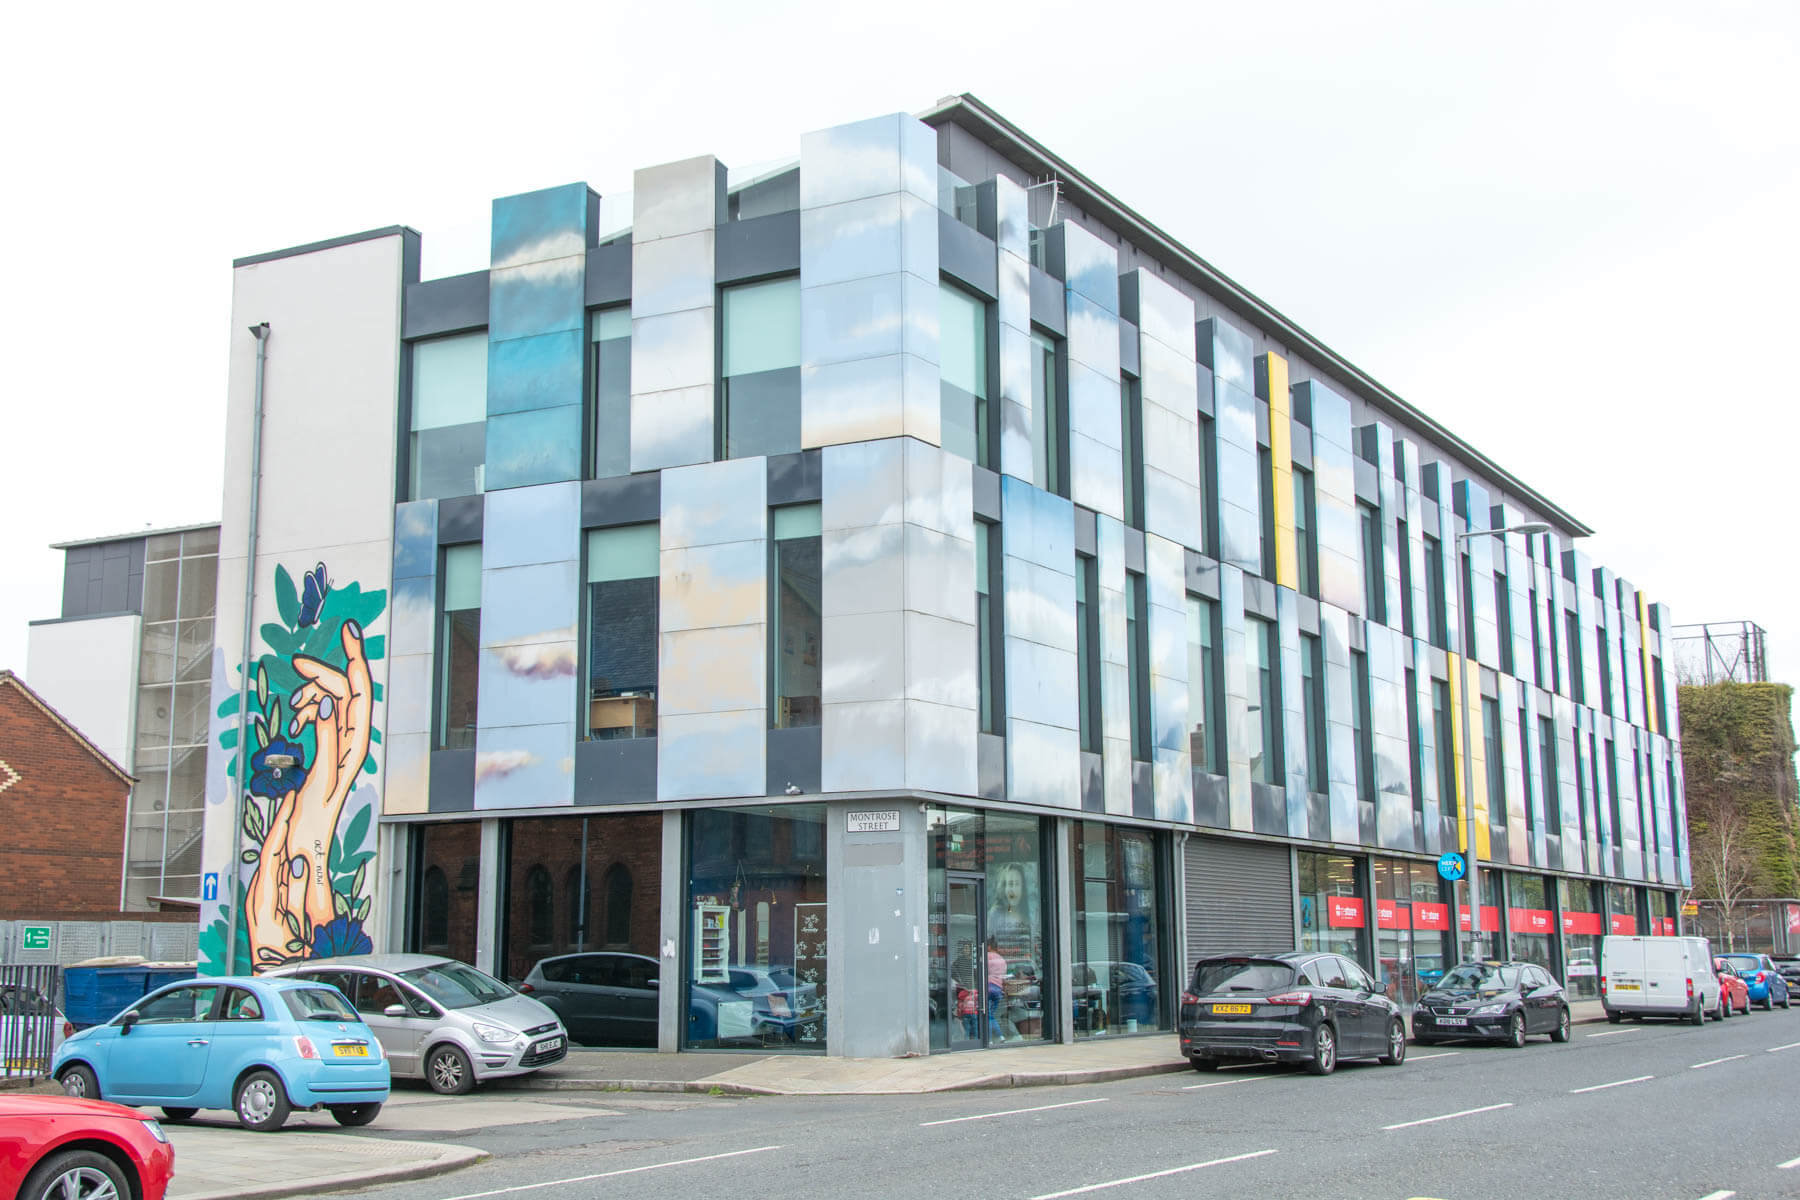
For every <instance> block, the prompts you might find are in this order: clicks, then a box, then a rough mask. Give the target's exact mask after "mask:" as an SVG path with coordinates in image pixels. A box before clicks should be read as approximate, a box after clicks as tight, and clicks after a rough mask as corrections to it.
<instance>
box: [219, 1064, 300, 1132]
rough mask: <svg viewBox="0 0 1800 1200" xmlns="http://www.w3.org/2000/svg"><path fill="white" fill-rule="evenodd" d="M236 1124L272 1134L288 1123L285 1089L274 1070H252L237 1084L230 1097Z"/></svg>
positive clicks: (288, 1110) (288, 1109)
mask: <svg viewBox="0 0 1800 1200" xmlns="http://www.w3.org/2000/svg"><path fill="white" fill-rule="evenodd" d="M231 1107H232V1109H233V1110H235V1111H236V1113H237V1119H238V1124H240V1125H242V1126H243V1127H244V1128H245V1129H248V1130H251V1131H252V1132H255V1133H273V1132H274V1131H275V1130H277V1129H280V1128H281V1127H282V1125H283V1124H285V1123H286V1122H287V1119H288V1113H289V1112H290V1111H291V1109H290V1107H289V1105H288V1098H287V1092H286V1091H285V1090H284V1089H283V1088H282V1086H281V1080H280V1079H279V1078H277V1077H276V1075H275V1073H274V1072H273V1071H252V1072H250V1074H248V1075H246V1076H244V1078H243V1079H242V1080H240V1081H239V1083H238V1085H237V1093H236V1094H235V1095H234V1096H232V1098H231Z"/></svg>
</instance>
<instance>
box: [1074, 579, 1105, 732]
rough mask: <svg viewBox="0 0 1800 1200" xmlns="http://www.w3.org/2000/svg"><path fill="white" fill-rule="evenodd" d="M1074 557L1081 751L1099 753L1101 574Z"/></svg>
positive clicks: (1076, 681)
mask: <svg viewBox="0 0 1800 1200" xmlns="http://www.w3.org/2000/svg"><path fill="white" fill-rule="evenodd" d="M1098 567H1099V563H1098V562H1097V561H1096V560H1095V559H1093V558H1090V557H1088V556H1087V555H1085V554H1078V555H1076V556H1075V674H1076V679H1075V686H1076V690H1077V691H1078V692H1079V693H1080V697H1081V748H1082V749H1083V750H1086V751H1087V752H1088V753H1090V754H1098V753H1100V572H1099V570H1098Z"/></svg>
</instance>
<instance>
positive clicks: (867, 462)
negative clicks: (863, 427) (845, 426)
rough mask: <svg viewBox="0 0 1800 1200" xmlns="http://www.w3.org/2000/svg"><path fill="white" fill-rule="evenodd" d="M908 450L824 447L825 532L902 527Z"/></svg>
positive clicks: (893, 443)
mask: <svg viewBox="0 0 1800 1200" xmlns="http://www.w3.org/2000/svg"><path fill="white" fill-rule="evenodd" d="M905 445H906V443H905V442H904V441H902V440H901V439H898V438H890V439H886V440H883V441H875V442H846V443H843V444H841V445H831V446H826V447H825V449H824V451H823V453H822V454H821V455H820V464H819V467H820V496H821V500H820V504H819V519H820V524H821V525H822V527H823V528H825V529H858V528H861V527H863V526H865V525H895V524H898V523H899V522H900V521H901V520H902V519H903V518H904V516H905V511H906V496H905V484H904V480H905V471H904V463H905ZM971 519H972V518H971Z"/></svg>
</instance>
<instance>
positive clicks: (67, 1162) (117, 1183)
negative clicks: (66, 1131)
mask: <svg viewBox="0 0 1800 1200" xmlns="http://www.w3.org/2000/svg"><path fill="white" fill-rule="evenodd" d="M134 1194H135V1193H134V1189H133V1188H132V1186H131V1181H130V1180H128V1179H127V1178H126V1177H125V1172H124V1171H122V1170H120V1169H119V1164H118V1163H116V1162H114V1161H113V1160H112V1159H110V1158H108V1157H106V1155H104V1154H96V1153H94V1151H92V1150H65V1151H63V1152H62V1153H60V1154H52V1155H51V1156H50V1157H49V1158H46V1159H45V1160H44V1161H43V1162H41V1163H39V1164H38V1166H37V1170H35V1171H33V1172H32V1173H31V1175H30V1177H29V1178H27V1179H26V1180H25V1186H24V1187H22V1188H20V1189H19V1200H50V1197H58V1198H60V1197H64V1196H80V1197H81V1198H82V1200H130V1198H131V1197H132V1195H134Z"/></svg>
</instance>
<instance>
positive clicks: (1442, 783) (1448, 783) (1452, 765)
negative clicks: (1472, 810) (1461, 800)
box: [1431, 679, 1462, 820]
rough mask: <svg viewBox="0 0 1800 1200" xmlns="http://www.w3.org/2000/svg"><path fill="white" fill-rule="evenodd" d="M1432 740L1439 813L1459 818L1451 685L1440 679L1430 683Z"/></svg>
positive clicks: (1460, 813)
mask: <svg viewBox="0 0 1800 1200" xmlns="http://www.w3.org/2000/svg"><path fill="white" fill-rule="evenodd" d="M1431 727H1432V738H1433V740H1434V741H1435V742H1436V743H1437V786H1438V811H1439V812H1440V813H1443V814H1445V815H1447V816H1454V817H1456V818H1457V819H1458V820H1460V819H1461V818H1462V810H1461V808H1460V807H1459V806H1458V805H1457V803H1456V748H1455V745H1454V743H1453V741H1452V739H1451V729H1452V728H1454V727H1453V725H1452V724H1451V721H1450V685H1449V684H1448V683H1445V682H1444V681H1443V680H1441V679H1434V680H1432V681H1431Z"/></svg>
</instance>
